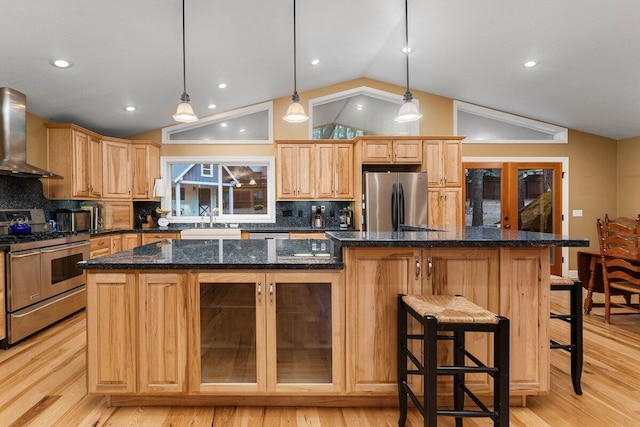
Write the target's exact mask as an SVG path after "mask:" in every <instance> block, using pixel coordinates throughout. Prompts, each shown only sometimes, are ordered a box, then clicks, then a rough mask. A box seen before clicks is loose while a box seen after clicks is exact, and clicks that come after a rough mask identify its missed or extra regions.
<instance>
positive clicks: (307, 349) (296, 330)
mask: <svg viewBox="0 0 640 427" xmlns="http://www.w3.org/2000/svg"><path fill="white" fill-rule="evenodd" d="M342 282H343V275H342V272H340V271H335V272H314V274H313V275H309V274H307V273H279V274H272V273H268V274H267V275H266V284H267V288H266V289H265V291H266V294H265V296H266V300H265V303H266V315H267V322H266V323H267V335H266V340H267V345H266V348H267V362H266V367H267V391H269V392H288V393H295V392H296V391H300V392H302V391H305V392H309V391H311V390H313V391H318V392H339V391H341V387H342V378H343V359H342V357H343V355H344V353H343V341H342V340H343V333H342V331H343V324H344V321H343V320H342V319H341V316H342V313H341V311H342V310H341V307H342V306H343V305H342V301H344V299H343V298H344V297H343V285H342Z"/></svg>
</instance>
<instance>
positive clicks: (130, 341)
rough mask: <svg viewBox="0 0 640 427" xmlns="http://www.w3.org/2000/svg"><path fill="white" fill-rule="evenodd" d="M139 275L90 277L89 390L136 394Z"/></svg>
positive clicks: (88, 300) (102, 392) (97, 392)
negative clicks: (137, 278)
mask: <svg viewBox="0 0 640 427" xmlns="http://www.w3.org/2000/svg"><path fill="white" fill-rule="evenodd" d="M136 289H137V284H136V280H135V274H125V273H97V274H89V275H88V277H87V306H88V307H90V309H89V310H87V337H88V339H87V391H88V393H89V394H109V395H110V394H121V393H134V392H136V375H137V370H136V366H137V363H136V348H137V346H136V323H137V318H136V312H137V304H136V301H137V292H136Z"/></svg>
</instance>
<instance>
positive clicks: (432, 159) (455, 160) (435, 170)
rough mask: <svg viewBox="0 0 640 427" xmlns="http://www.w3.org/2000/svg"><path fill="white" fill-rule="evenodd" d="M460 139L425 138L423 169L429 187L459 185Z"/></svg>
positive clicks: (460, 181) (460, 169) (460, 166)
mask: <svg viewBox="0 0 640 427" xmlns="http://www.w3.org/2000/svg"><path fill="white" fill-rule="evenodd" d="M460 148H461V147H460V140H459V139H455V140H425V141H424V162H423V171H424V172H427V173H428V177H429V187H461V186H462V182H463V174H462V157H461V154H460V151H461V149H460Z"/></svg>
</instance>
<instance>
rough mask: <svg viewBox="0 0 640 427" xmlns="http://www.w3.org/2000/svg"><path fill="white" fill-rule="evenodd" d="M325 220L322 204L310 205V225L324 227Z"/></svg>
mask: <svg viewBox="0 0 640 427" xmlns="http://www.w3.org/2000/svg"><path fill="white" fill-rule="evenodd" d="M326 220H327V216H326V214H325V208H324V206H316V205H313V206H311V227H313V228H324V226H325V223H326Z"/></svg>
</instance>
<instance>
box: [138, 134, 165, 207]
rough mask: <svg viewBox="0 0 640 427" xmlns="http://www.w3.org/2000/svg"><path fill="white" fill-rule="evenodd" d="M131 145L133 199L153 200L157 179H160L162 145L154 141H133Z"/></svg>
mask: <svg viewBox="0 0 640 427" xmlns="http://www.w3.org/2000/svg"><path fill="white" fill-rule="evenodd" d="M131 144H132V145H131V163H132V165H133V168H132V169H133V185H132V188H133V190H132V197H133V199H134V200H149V199H153V198H154V196H153V187H154V184H155V179H156V178H160V144H158V143H156V142H154V141H131Z"/></svg>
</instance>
